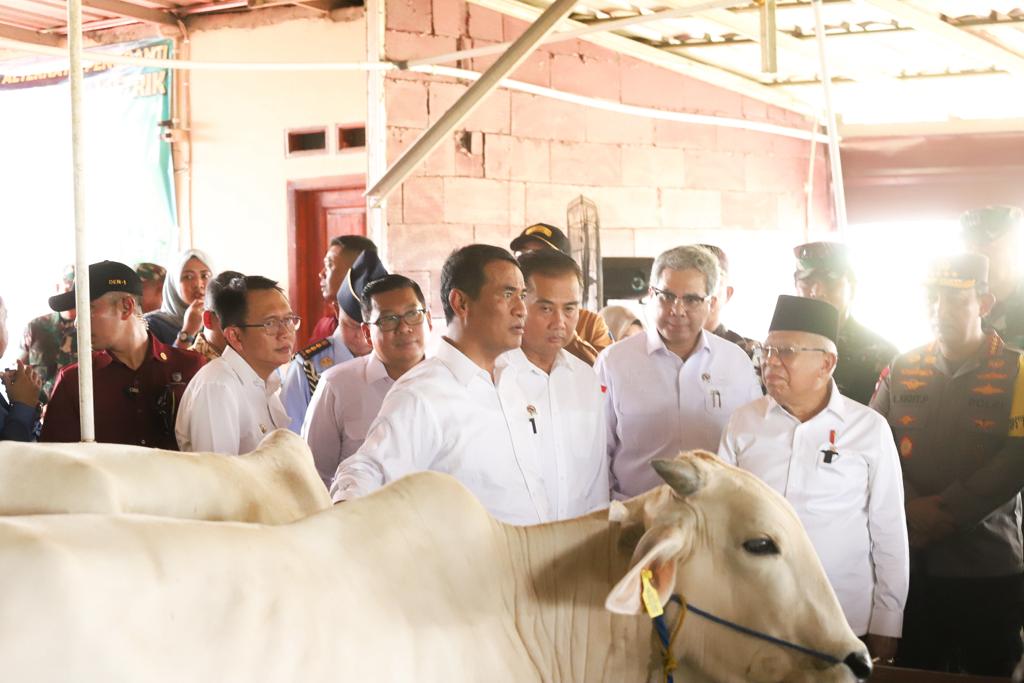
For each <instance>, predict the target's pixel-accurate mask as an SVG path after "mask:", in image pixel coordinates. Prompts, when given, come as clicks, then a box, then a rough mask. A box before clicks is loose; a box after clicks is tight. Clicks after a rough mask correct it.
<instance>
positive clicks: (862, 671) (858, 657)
mask: <svg viewBox="0 0 1024 683" xmlns="http://www.w3.org/2000/svg"><path fill="white" fill-rule="evenodd" d="M843 664H845V665H846V667H847V668H848V669H849V670H850V671H851V672H853V675H854V676H855V677H856V678H857V680H858V681H866V680H868V679H869V678H871V669H872V667H871V659H870V658H869V657H868V655H867V653H865V652H851V653H850V654H848V655H847V656H846V659H844V660H843Z"/></svg>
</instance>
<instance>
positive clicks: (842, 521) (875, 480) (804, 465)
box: [718, 295, 909, 661]
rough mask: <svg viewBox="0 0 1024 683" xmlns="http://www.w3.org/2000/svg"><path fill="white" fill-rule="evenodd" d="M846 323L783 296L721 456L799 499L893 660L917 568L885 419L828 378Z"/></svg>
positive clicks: (873, 640) (843, 593)
mask: <svg viewBox="0 0 1024 683" xmlns="http://www.w3.org/2000/svg"><path fill="white" fill-rule="evenodd" d="M838 327H839V313H838V311H837V310H836V309H835V307H834V306H832V305H831V304H829V303H827V302H825V301H820V300H816V299H806V298H801V297H795V296H785V295H783V296H780V297H779V300H778V303H777V304H776V307H775V315H774V317H773V318H772V322H771V326H770V328H769V329H770V332H769V334H768V338H767V339H766V340H765V343H764V345H762V346H760V347H759V348H758V349H756V351H755V357H756V358H758V359H759V362H760V364H761V373H762V376H763V378H764V383H765V387H766V389H767V391H768V395H767V396H765V397H763V398H759V399H757V400H755V401H753V402H751V403H748V404H747V405H745V406H742V407H741V408H739V409H738V410H736V412H734V413H733V414H732V417H731V419H730V420H729V424H728V426H727V427H726V429H725V432H724V434H723V435H722V443H721V446H720V447H719V451H718V454H719V456H720V457H721V458H722V459H723V460H725V461H726V462H728V463H730V464H733V465H736V466H738V467H740V468H742V469H745V470H748V471H750V472H751V473H753V474H754V475H756V476H757V477H758V478H760V479H762V480H763V481H764V482H765V483H766V484H768V485H769V486H771V487H772V488H774V489H775V490H776V491H778V492H779V493H780V494H782V495H783V496H785V498H786V499H787V500H788V501H789V502H790V503H791V504H792V505H793V508H794V510H796V513H797V515H798V516H799V517H800V521H801V522H802V523H803V525H804V528H806V530H807V535H808V536H810V538H811V543H813V544H814V548H815V550H816V551H817V552H818V557H819V558H820V559H821V564H822V566H823V567H824V568H825V573H826V574H827V575H828V578H829V581H830V582H831V583H832V587H833V589H835V592H836V596H837V597H838V598H839V603H840V605H842V607H843V612H844V613H845V614H846V619H847V621H849V622H850V626H851V628H853V630H854V632H855V633H857V635H859V636H862V637H866V640H867V643H868V648H869V649H870V650H871V654H872V656H874V657H876V658H879V659H882V660H888V661H891V660H892V658H893V657H894V656H895V654H896V644H897V639H898V638H899V637H900V634H901V631H902V625H903V606H904V603H905V601H906V597H907V584H908V575H909V558H908V550H907V530H906V520H905V518H904V513H903V486H902V480H901V477H900V463H899V457H898V456H897V454H896V447H895V445H894V444H893V440H892V432H890V430H889V426H888V425H887V424H886V422H885V419H883V418H882V417H881V416H880V415H879V414H878V413H876V412H875V411H873V410H871V409H870V408H868V407H866V406H864V405H862V404H860V403H858V402H857V401H854V400H852V399H850V398H848V397H846V396H843V395H842V394H840V392H839V388H838V387H837V386H836V383H835V381H833V379H832V373H833V372H834V371H835V368H836V339H837V337H838V332H839V330H838Z"/></svg>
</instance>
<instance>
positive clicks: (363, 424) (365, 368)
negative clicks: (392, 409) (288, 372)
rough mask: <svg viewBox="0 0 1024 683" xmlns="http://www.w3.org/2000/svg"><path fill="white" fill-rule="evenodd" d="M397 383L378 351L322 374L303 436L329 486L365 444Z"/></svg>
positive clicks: (310, 405) (322, 477)
mask: <svg viewBox="0 0 1024 683" xmlns="http://www.w3.org/2000/svg"><path fill="white" fill-rule="evenodd" d="M394 384H395V380H393V379H391V377H390V376H388V371H387V368H385V367H384V363H382V362H381V360H380V358H378V357H377V354H376V353H374V352H370V353H369V354H367V355H365V356H361V357H359V358H355V359H353V360H350V361H347V362H345V363H342V364H341V365H335V366H334V367H333V368H329V369H328V370H326V371H325V372H324V373H323V374H322V375H320V381H319V383H317V385H316V391H315V392H313V399H312V400H311V401H310V402H309V410H307V411H306V419H305V422H303V423H302V438H303V439H305V440H306V443H308V444H309V449H310V450H311V451H313V460H314V461H315V462H316V469H317V472H319V473H320V478H321V479H323V480H324V484H326V485H327V487H328V488H330V486H331V480H333V479H334V474H335V472H337V471H338V465H340V464H341V461H342V460H344V459H345V458H347V457H348V456H350V455H352V454H353V453H355V452H356V451H357V450H359V447H360V446H362V445H363V440H364V439H366V432H367V431H368V430H369V429H370V423H372V422H373V420H374V418H376V417H377V413H379V412H380V406H381V404H382V403H383V402H384V396H386V395H387V393H388V390H389V389H391V387H392V386H393V385H394Z"/></svg>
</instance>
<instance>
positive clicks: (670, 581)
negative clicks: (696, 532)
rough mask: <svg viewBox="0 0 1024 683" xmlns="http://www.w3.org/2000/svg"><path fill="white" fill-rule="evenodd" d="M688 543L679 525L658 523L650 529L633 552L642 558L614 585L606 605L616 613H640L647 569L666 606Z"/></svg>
mask: <svg viewBox="0 0 1024 683" xmlns="http://www.w3.org/2000/svg"><path fill="white" fill-rule="evenodd" d="M685 547H686V536H685V534H684V533H683V531H682V529H680V528H679V527H674V526H671V527H670V526H658V527H654V528H653V529H651V530H649V531H648V532H647V533H646V534H644V536H643V538H641V539H640V543H638V544H637V547H636V552H635V553H634V557H636V556H637V555H639V556H640V560H639V561H637V562H636V563H635V564H634V565H633V566H632V568H631V569H630V570H629V571H628V572H626V575H625V576H624V577H622V580H621V581H619V582H618V583H617V584H615V587H614V588H612V590H611V592H610V593H609V594H608V598H607V599H606V600H605V602H604V606H605V608H607V609H608V610H609V611H610V612H615V613H616V614H640V612H641V611H642V609H643V602H642V600H641V597H640V596H641V592H642V590H643V580H642V575H643V572H644V570H649V571H650V572H651V584H652V585H653V586H654V589H655V590H656V591H657V592H658V598H659V600H660V601H661V605H662V606H663V607H664V605H665V603H667V602H668V601H669V598H671V597H672V591H673V590H674V588H675V585H676V565H677V564H678V562H679V559H680V556H681V555H682V553H683V550H684V549H685Z"/></svg>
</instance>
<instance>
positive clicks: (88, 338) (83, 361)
mask: <svg viewBox="0 0 1024 683" xmlns="http://www.w3.org/2000/svg"><path fill="white" fill-rule="evenodd" d="M82 42H83V37H82V0H68V64H69V70H68V81H69V82H70V84H71V172H72V186H73V189H74V202H75V308H76V309H77V311H76V312H77V316H76V318H75V324H76V326H77V327H78V417H79V426H80V427H81V439H82V441H95V440H96V429H95V419H94V416H93V402H92V320H91V319H90V314H89V301H90V293H89V263H88V260H87V258H86V241H85V238H86V232H85V188H84V173H83V170H82V167H83V164H82V118H83V116H82V114H83V112H82V90H83V87H84V85H85V84H84V80H85V78H84V75H83V73H82Z"/></svg>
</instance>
